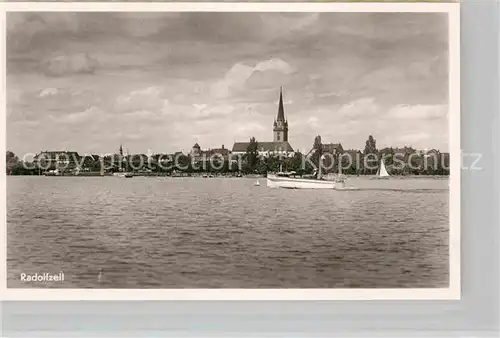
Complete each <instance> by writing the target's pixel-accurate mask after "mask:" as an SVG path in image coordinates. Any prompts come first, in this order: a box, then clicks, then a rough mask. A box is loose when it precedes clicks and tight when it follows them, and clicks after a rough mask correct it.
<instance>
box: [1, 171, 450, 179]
mask: <svg viewBox="0 0 500 338" xmlns="http://www.w3.org/2000/svg"><path fill="white" fill-rule="evenodd" d="M206 175H209V174H189V175H187V174H184V175H167V174H162V173H134V175H133V176H134V177H169V178H206V179H209V178H253V179H256V178H266V176H265V175H256V174H251V175H241V176H236V175H213V176H206ZM7 176H9V177H10V176H12V177H14V176H18V177H21V176H23V177H24V176H35V177H114V176H113V174H110V173H106V174H104V175H100V173H94V172H90V173H84V174H79V175H73V174H67V175H47V176H46V175H7ZM344 176H345V177H346V178H350V179H353V178H354V179H356V178H361V179H364V178H371V177H374V176H375V175H359V176H358V175H344ZM449 178H450V176H448V175H394V176H390V177H389V179H390V180H406V179H435V180H445V179H446V180H447V179H449Z"/></svg>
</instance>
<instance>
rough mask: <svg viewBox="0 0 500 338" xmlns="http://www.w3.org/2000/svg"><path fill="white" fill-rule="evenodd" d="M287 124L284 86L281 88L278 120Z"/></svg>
mask: <svg viewBox="0 0 500 338" xmlns="http://www.w3.org/2000/svg"><path fill="white" fill-rule="evenodd" d="M277 121H281V122H285V109H284V108H283V86H281V87H280V103H279V106H278V120H277Z"/></svg>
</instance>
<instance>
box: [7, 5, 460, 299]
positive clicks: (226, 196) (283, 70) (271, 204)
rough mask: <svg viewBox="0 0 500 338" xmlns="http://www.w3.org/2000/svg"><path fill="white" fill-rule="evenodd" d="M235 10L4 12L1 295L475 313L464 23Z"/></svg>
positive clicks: (449, 18)
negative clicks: (209, 299) (445, 303)
mask: <svg viewBox="0 0 500 338" xmlns="http://www.w3.org/2000/svg"><path fill="white" fill-rule="evenodd" d="M38 5H40V4H38ZM229 5H230V4H215V3H214V4H212V7H211V8H212V10H206V7H204V8H205V9H204V10H200V11H196V10H193V9H192V8H193V7H186V5H183V4H181V3H178V4H176V5H175V6H173V5H172V4H170V7H168V10H158V8H160V7H161V6H162V5H161V4H157V5H155V6H156V7H155V8H156V9H155V10H147V8H148V7H147V6H146V7H143V8H138V9H137V10H136V11H134V10H130V8H131V7H130V4H129V6H128V7H127V10H119V7H118V6H119V3H118V4H117V3H115V4H113V5H109V4H108V6H109V8H110V10H106V8H107V7H106V6H104V5H103V4H100V5H98V4H86V5H85V6H86V7H85V6H79V8H78V10H74V11H71V10H64V11H51V10H47V11H44V10H43V7H42V6H41V5H40V7H39V8H40V10H30V11H23V10H20V11H8V10H7V11H6V13H5V22H4V23H3V25H4V32H5V45H6V49H5V65H6V67H5V73H4V75H5V81H4V82H5V109H4V110H3V111H5V120H4V121H5V133H6V135H5V137H4V138H5V139H6V147H5V152H6V162H5V169H4V170H5V175H3V179H4V180H5V183H6V184H5V186H6V189H5V196H6V197H5V202H4V203H3V204H4V205H5V206H6V207H5V216H6V217H5V219H6V224H5V228H4V229H3V230H2V236H5V243H6V257H5V264H6V276H4V277H2V278H3V279H4V280H3V281H2V283H3V284H4V288H5V290H4V291H6V292H16V293H15V295H17V296H19V295H21V294H23V295H26V294H29V295H30V296H26V297H31V298H30V299H37V298H36V297H37V293H36V292H38V291H39V292H40V293H42V292H44V294H45V295H47V292H50V294H52V295H53V296H54V297H56V296H57V292H66V294H68V292H70V291H71V292H76V293H77V292H79V291H82V292H84V291H85V290H87V291H88V289H92V290H94V289H98V290H101V292H106V290H109V289H114V290H118V292H120V291H121V293H119V294H116V295H118V296H116V295H115V296H114V297H119V298H120V297H122V298H123V299H127V297H131V295H132V294H133V293H134V292H135V291H142V290H140V289H146V290H150V291H151V294H143V296H137V297H139V298H140V297H145V298H148V299H155V297H159V298H169V297H174V298H175V297H180V296H179V295H180V294H183V295H187V294H188V293H189V292H192V293H191V294H190V295H191V296H186V297H188V298H189V297H192V298H197V297H199V298H203V296H202V295H201V292H202V291H203V290H205V291H206V292H213V293H212V295H213V297H215V298H221V299H222V298H225V297H230V298H231V297H233V298H235V299H236V298H238V296H237V295H238V292H239V291H241V292H247V294H246V296H245V297H248V298H249V299H265V298H266V297H267V296H264V294H265V295H268V296H269V297H271V298H272V297H281V298H283V299H284V298H286V297H288V296H287V295H289V298H290V299H298V298H301V297H305V298H308V299H313V298H317V299H337V298H339V297H340V298H342V297H343V296H342V295H341V292H347V294H351V295H357V297H363V298H365V299H370V298H373V297H378V298H379V299H386V298H387V299H391V298H397V297H398V296H397V295H398V292H400V294H399V295H400V296H401V297H403V295H405V296H408V295H410V293H412V292H413V293H414V295H417V296H410V297H415V298H418V297H422V298H425V295H424V294H423V293H422V292H424V291H429V292H430V295H431V296H428V297H430V298H433V297H434V298H439V297H444V298H446V297H449V298H453V297H459V291H457V290H459V289H460V280H459V278H460V274H459V273H460V272H459V264H460V256H459V251H460V246H459V245H460V232H459V227H460V223H459V222H460V197H459V196H460V195H459V194H460V168H457V166H456V164H457V163H458V166H459V165H460V164H459V163H460V156H461V153H460V129H459V127H460V123H459V118H460V111H459V109H460V103H459V99H460V97H459V95H460V92H459V87H460V83H459V81H460V77H459V67H458V64H459V59H458V57H459V55H458V51H459V42H458V31H459V22H458V19H457V18H458V7H457V6H458V5H457V4H440V5H442V6H436V4H433V5H432V6H430V5H429V4H420V5H421V6H418V4H413V6H410V5H408V4H392V7H391V6H389V5H388V4H385V5H386V6H384V7H380V8H379V7H377V6H378V5H380V4H374V3H366V4H364V5H366V7H360V6H359V4H358V6H356V7H354V6H351V5H352V4H311V7H310V8H308V7H307V5H305V4H302V5H299V4H280V6H278V5H276V4H275V5H274V7H272V8H271V7H269V6H266V5H265V4H260V6H261V7H260V8H258V9H257V6H259V4H246V5H245V4H232V5H231V6H229ZM315 5H316V6H315ZM415 5H416V6H415ZM218 6H219V7H218ZM405 6H406V7H405ZM51 8H54V4H53V5H52V7H51ZM65 8H69V7H68V6H66V7H65ZM82 8H83V9H82ZM144 8H146V9H144ZM186 8H189V10H187V9H186ZM277 8H278V9H279V8H281V10H276V9H277ZM245 290H246V291H245ZM287 290H288V291H289V293H287ZM391 290H392V291H393V292H394V293H393V294H392V295H391V293H390V292H391ZM450 290H451V291H450ZM323 291H324V292H323ZM440 291H442V292H443V293H442V294H440V293H439V292H440ZM26 292H29V293H26ZM155 292H157V294H156V295H157V296H154V295H155ZM158 292H160V293H158ZM161 292H163V294H162V293H161ZM175 292H177V294H176V293H175ZM214 292H215V293H214ZM248 292H254V293H252V294H250V293H248ZM259 292H262V293H259ZM280 292H284V293H283V294H282V295H281V296H280V295H279V293H280ZM308 292H311V294H310V295H308ZM349 292H350V293H349ZM384 292H385V293H384ZM419 292H420V295H421V296H418V295H419ZM450 292H451V293H450ZM457 292H458V294H457ZM176 295H177V296H176ZM375 295H378V296H375ZM17 296H12V297H17ZM74 297H76V298H75V299H78V296H74ZM82 297H83V296H82ZM344 297H348V296H344ZM349 297H350V296H349ZM54 299H55V298H54ZM82 299H83V298H82Z"/></svg>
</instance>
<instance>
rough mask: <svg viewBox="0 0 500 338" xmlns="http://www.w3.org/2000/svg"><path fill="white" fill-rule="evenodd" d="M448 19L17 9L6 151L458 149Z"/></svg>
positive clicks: (11, 19) (10, 35)
mask: <svg viewBox="0 0 500 338" xmlns="http://www.w3.org/2000/svg"><path fill="white" fill-rule="evenodd" d="M447 25H448V21H447V17H446V14H440V13H68V12H66V13H64V12H62V13H37V12H31V13H30V12H17V13H15V12H10V13H7V50H6V54H7V147H8V149H9V150H12V151H14V152H15V153H16V154H17V155H18V156H22V154H26V153H38V152H39V151H41V150H68V151H78V152H79V153H81V154H85V153H87V154H90V153H92V154H104V153H115V152H117V151H118V148H119V147H120V144H122V145H123V149H124V150H125V151H129V152H130V153H148V152H149V153H168V152H175V151H179V150H181V151H184V152H188V151H189V150H190V149H191V147H192V146H193V145H194V144H195V143H199V145H200V146H201V148H202V149H208V148H219V147H221V145H224V146H225V147H226V148H232V145H233V143H234V142H235V141H239V142H242V141H243V142H244V141H248V140H249V139H250V137H252V136H254V137H255V138H256V139H257V141H272V138H273V131H272V127H273V121H274V119H275V118H276V115H277V111H278V98H279V91H280V86H283V98H284V106H285V117H286V118H287V119H288V123H289V142H290V144H291V145H292V147H294V149H299V150H301V151H306V152H307V151H308V150H309V149H310V148H311V147H312V144H313V141H314V137H315V136H316V135H321V137H322V140H323V143H339V142H340V143H341V144H342V145H343V147H344V149H349V148H354V149H363V148H364V145H365V142H366V140H367V138H368V135H373V137H374V138H375V139H376V141H377V147H378V148H379V149H381V148H383V147H386V146H393V147H397V146H405V145H407V146H413V147H415V148H417V149H431V148H435V149H440V150H441V151H448V135H449V134H448V26H447Z"/></svg>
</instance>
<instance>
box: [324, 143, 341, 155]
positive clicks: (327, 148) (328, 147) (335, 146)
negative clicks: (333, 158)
mask: <svg viewBox="0 0 500 338" xmlns="http://www.w3.org/2000/svg"><path fill="white" fill-rule="evenodd" d="M322 150H323V152H325V153H333V152H336V153H338V152H343V151H344V148H342V145H341V144H340V143H329V144H323V145H322Z"/></svg>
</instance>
